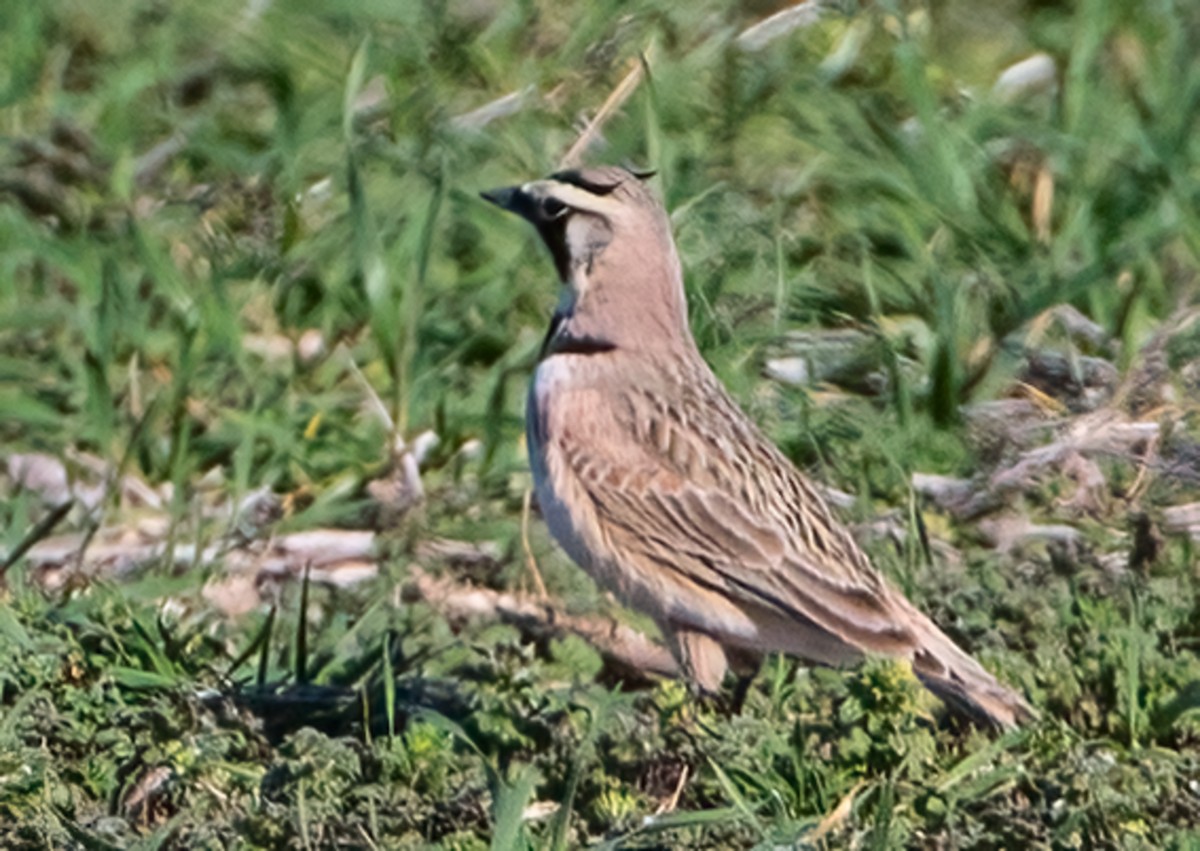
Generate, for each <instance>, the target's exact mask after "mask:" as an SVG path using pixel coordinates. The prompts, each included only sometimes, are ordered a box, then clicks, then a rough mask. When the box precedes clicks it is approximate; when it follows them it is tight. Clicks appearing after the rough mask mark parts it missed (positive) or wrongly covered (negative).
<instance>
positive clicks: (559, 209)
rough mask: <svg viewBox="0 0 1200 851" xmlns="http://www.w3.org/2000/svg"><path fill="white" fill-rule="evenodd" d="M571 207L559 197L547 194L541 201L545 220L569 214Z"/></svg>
mask: <svg viewBox="0 0 1200 851" xmlns="http://www.w3.org/2000/svg"><path fill="white" fill-rule="evenodd" d="M568 209H569V208H568V207H567V205H566V204H564V203H563V202H562V201H559V200H558V199H557V198H552V197H550V196H547V197H545V198H543V199H542V202H541V214H542V218H543V219H544V220H545V221H553V220H554V219H558V218H561V217H562V216H565V215H566V214H567V210H568Z"/></svg>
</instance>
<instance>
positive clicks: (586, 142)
mask: <svg viewBox="0 0 1200 851" xmlns="http://www.w3.org/2000/svg"><path fill="white" fill-rule="evenodd" d="M630 65H631V67H630V69H629V72H628V73H626V74H625V77H624V79H622V80H621V82H620V83H618V84H617V87H616V88H615V89H613V90H612V94H610V95H609V96H608V98H607V99H606V100H605V101H604V103H603V104H602V105H601V107H600V109H599V110H598V111H597V112H596V115H595V117H594V118H592V120H591V121H589V122H588V123H587V126H586V127H584V128H583V132H582V133H580V134H579V138H577V139H576V140H575V143H574V144H573V145H571V147H570V148H569V149H568V150H567V152H566V153H565V154H563V157H562V160H561V161H560V162H559V165H560V167H561V168H575V167H577V166H578V165H579V163H580V161H581V160H582V159H583V155H584V153H586V151H587V149H588V148H589V147H590V146H591V144H592V142H593V141H595V139H596V136H597V134H599V132H600V130H601V128H602V127H604V125H605V123H606V122H607V121H608V119H609V118H611V117H612V115H613V113H614V112H616V111H617V110H618V109H620V108H621V107H622V106H623V105H624V103H625V101H627V100H629V96H630V95H632V94H633V92H634V90H636V89H637V87H638V84H639V83H640V82H641V81H642V77H644V76H646V74H647V73H648V72H649V70H650V56H649V48H647V49H646V51H643V52H642V53H641V54H640V55H639V56H638V57H637V58H635V59H633V60H631V62H630Z"/></svg>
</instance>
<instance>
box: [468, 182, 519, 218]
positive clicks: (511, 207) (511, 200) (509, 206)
mask: <svg viewBox="0 0 1200 851" xmlns="http://www.w3.org/2000/svg"><path fill="white" fill-rule="evenodd" d="M479 194H480V195H481V196H482V197H483V199H484V200H485V201H491V202H492V203H493V204H495V205H496V206H497V207H499V208H500V209H502V210H508V211H509V212H510V213H517V214H519V215H524V213H523V212H522V210H523V208H525V207H528V206H529V200H530V199H529V196H528V195H526V194H525V193H524V192H522V191H521V187H520V186H505V187H503V188H502V189H489V190H488V191H487V192H480V193H479Z"/></svg>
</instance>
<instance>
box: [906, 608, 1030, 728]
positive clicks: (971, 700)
mask: <svg viewBox="0 0 1200 851" xmlns="http://www.w3.org/2000/svg"><path fill="white" fill-rule="evenodd" d="M913 611H914V614H916V610H915V609H914V610H913ZM918 618H919V620H920V626H919V627H918V630H917V631H918V635H919V636H920V639H921V641H920V646H919V647H918V648H917V651H916V653H914V655H913V660H912V666H913V673H915V674H916V675H917V677H918V678H919V679H920V680H921V682H922V683H924V684H925V687H926V688H928V689H929V690H930V691H932V692H933V693H934V694H936V695H937V696H938V697H939V698H941V699H942V700H943V701H944V702H946V703H948V704H950V705H951V706H953V707H954V708H956V709H958V710H960V711H962V712H964V713H965V714H967V715H969V716H970V717H972V718H975V719H977V720H980V721H985V722H987V723H989V724H991V725H993V726H996V727H1001V728H1004V729H1011V728H1013V727H1016V726H1017V725H1019V724H1021V723H1023V722H1025V721H1031V720H1033V719H1035V718H1036V717H1037V713H1036V712H1035V711H1034V709H1033V707H1031V706H1030V705H1029V704H1028V703H1027V702H1026V701H1025V698H1023V697H1021V695H1019V694H1018V693H1017V692H1015V691H1013V690H1012V689H1011V688H1009V687H1008V686H1006V685H1004V684H1002V683H1001V682H1000V681H999V680H997V679H996V678H995V677H993V676H992V675H991V674H989V673H988V672H987V670H985V669H984V667H983V666H982V665H980V664H979V663H978V662H976V661H975V660H974V659H973V658H971V656H969V655H968V654H967V653H966V652H964V651H963V650H962V649H961V648H960V647H959V646H958V645H957V644H955V643H954V642H953V641H951V640H950V637H949V636H948V635H946V634H945V633H944V632H942V631H941V630H940V629H938V628H937V626H936V625H935V624H934V623H933V621H931V620H929V619H928V618H926V617H925V616H924V615H919V614H918Z"/></svg>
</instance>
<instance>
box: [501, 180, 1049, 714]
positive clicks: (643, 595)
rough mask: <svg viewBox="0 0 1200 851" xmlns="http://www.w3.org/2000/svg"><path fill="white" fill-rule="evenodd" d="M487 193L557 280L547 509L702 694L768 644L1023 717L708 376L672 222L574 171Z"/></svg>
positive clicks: (540, 426) (638, 192) (540, 434)
mask: <svg viewBox="0 0 1200 851" xmlns="http://www.w3.org/2000/svg"><path fill="white" fill-rule="evenodd" d="M484 198H486V199H487V200H489V201H491V202H493V203H495V204H497V205H499V206H500V207H503V208H504V209H506V210H510V211H512V212H515V213H517V214H519V215H521V216H523V217H524V218H526V219H528V220H529V221H530V222H532V223H533V225H534V227H536V228H537V230H538V233H539V234H540V235H541V237H542V239H543V241H544V242H545V243H546V245H547V247H549V249H550V254H551V256H552V257H553V259H554V265H555V267H556V268H557V270H558V276H559V278H560V279H561V281H562V284H563V287H562V291H561V299H560V302H559V305H558V309H557V310H556V311H555V313H554V318H553V319H552V321H551V323H550V329H549V332H548V333H547V334H546V339H545V343H544V344H543V346H542V352H541V358H540V360H539V363H538V366H537V370H536V372H535V373H534V377H533V382H532V385H531V387H530V390H529V397H528V408H527V422H526V428H527V437H528V443H529V456H530V463H531V466H532V468H533V478H534V483H535V488H536V492H537V497H538V502H539V504H540V506H541V509H542V514H543V515H544V516H545V519H546V522H547V523H548V524H549V527H550V531H551V533H552V534H553V535H554V537H555V538H556V539H557V541H558V542H559V544H560V545H561V546H562V547H563V549H565V550H566V552H567V553H568V555H570V556H571V558H572V559H574V560H575V561H576V562H577V563H578V564H579V565H581V566H582V567H583V568H584V569H585V570H586V571H587V572H588V573H590V574H591V575H592V576H593V577H594V578H595V579H596V580H597V581H598V582H599V583H600V584H601V585H602V586H604V587H606V588H608V589H610V590H612V591H613V592H614V593H616V594H617V596H618V597H619V598H621V599H622V600H623V601H625V602H626V603H627V604H629V605H631V606H633V607H634V608H637V609H640V610H641V611H643V612H646V613H648V614H649V615H650V616H651V617H653V618H654V620H655V621H656V622H657V623H658V625H659V626H660V628H661V629H662V631H663V634H664V635H665V636H666V638H667V640H668V642H669V644H670V646H671V649H672V651H673V652H674V654H675V656H676V658H677V659H678V661H679V663H680V667H681V668H682V669H683V670H684V671H685V672H686V673H687V674H688V675H689V676H690V677H691V678H692V679H693V680H694V681H695V682H696V683H697V684H698V685H699V686H700V687H701V688H702V689H704V690H705V691H709V692H714V691H716V690H718V688H719V687H720V685H721V682H722V680H723V678H724V676H725V673H726V668H727V667H728V666H729V664H730V663H731V662H735V663H736V662H737V661H739V660H743V659H746V658H751V659H757V658H758V657H759V656H760V655H761V654H762V653H766V652H770V651H778V652H783V653H788V654H792V655H794V656H797V657H800V658H803V659H806V660H809V661H812V662H816V663H820V664H825V665H837V666H840V665H847V664H852V663H854V662H857V661H858V660H860V659H862V658H863V657H864V656H866V655H868V654H879V655H884V656H893V657H902V658H905V659H908V660H910V661H911V663H912V667H913V670H914V671H915V673H916V674H917V675H918V676H919V677H920V678H921V680H922V681H923V682H924V683H925V684H926V685H927V686H928V687H929V688H930V689H931V690H933V691H934V692H935V693H936V694H938V695H939V696H941V697H942V698H943V699H944V700H947V701H949V702H951V703H954V704H956V705H957V706H958V707H960V708H962V709H965V710H967V711H968V712H970V713H972V714H974V715H975V716H977V717H982V718H984V719H987V720H990V721H991V722H993V723H996V724H1000V725H1003V726H1011V725H1013V724H1015V723H1016V722H1017V721H1018V720H1020V719H1022V718H1024V717H1026V716H1027V715H1029V713H1030V711H1031V710H1030V709H1029V707H1028V705H1027V704H1026V703H1025V701H1024V700H1022V699H1021V697H1020V696H1019V695H1017V694H1016V693H1014V692H1013V691H1011V690H1009V689H1008V688H1006V687H1004V686H1003V685H1001V684H1000V683H999V682H997V681H996V680H995V679H994V678H993V677H992V676H991V674H989V673H988V672H987V671H985V670H984V669H983V667H981V666H980V665H979V663H977V662H976V661H975V660H974V659H972V658H971V657H970V656H968V655H967V654H966V653H964V652H963V651H962V650H960V649H959V648H958V647H957V646H956V645H955V644H954V642H953V641H951V640H950V639H949V638H948V637H947V636H946V635H945V634H944V633H943V632H942V631H941V630H940V629H938V627H937V626H935V625H934V623H933V622H932V621H931V620H929V618H927V617H925V615H923V614H921V613H920V612H919V611H917V609H916V608H915V607H913V605H912V604H911V603H909V602H908V600H906V599H905V598H904V596H903V595H902V594H901V593H900V592H899V591H897V590H896V589H895V588H894V587H892V585H891V584H889V583H888V581H887V580H886V579H885V578H884V577H883V576H882V575H881V574H879V573H878V572H877V571H876V570H875V569H874V568H873V567H872V566H871V564H870V562H869V561H868V560H867V557H866V556H865V555H864V554H863V552H862V550H860V549H859V548H858V546H857V545H856V544H855V542H854V539H853V538H852V537H851V536H850V534H849V532H848V531H847V530H846V529H845V528H844V527H843V526H842V525H841V524H839V523H838V521H837V520H835V519H834V517H833V515H832V514H831V513H830V511H829V508H828V506H827V505H826V504H825V501H824V500H823V499H822V498H821V496H820V494H819V493H818V492H817V490H816V489H815V488H814V487H813V485H812V483H811V482H809V481H808V479H806V478H805V477H804V476H803V475H802V474H801V473H800V472H799V471H798V470H797V469H796V468H795V467H794V466H793V465H792V464H791V462H789V461H788V459H787V458H786V457H784V455H783V453H781V452H780V451H779V450H778V449H777V448H776V447H775V446H774V445H773V444H772V443H771V442H770V441H769V440H767V439H766V438H765V437H764V436H763V435H762V433H761V432H760V431H759V430H758V428H757V427H756V426H755V425H754V424H753V423H752V422H751V421H750V420H749V419H748V418H747V417H746V415H745V414H744V413H742V411H741V410H740V409H739V408H738V406H737V404H736V403H735V402H734V401H733V399H731V398H730V396H729V394H728V393H727V392H726V391H725V389H724V387H722V386H721V384H720V382H719V381H718V380H717V378H716V376H714V375H713V373H712V371H711V370H710V369H709V367H708V365H707V364H706V363H705V362H704V359H703V358H702V357H701V356H700V352H699V350H698V349H697V348H696V343H695V341H694V340H693V339H692V335H691V331H690V330H689V328H688V322H687V304H686V301H685V296H684V290H683V278H682V272H681V269H680V264H679V256H678V254H677V253H676V250H675V243H674V240H673V239H672V236H671V229H670V223H669V220H668V218H667V215H666V211H665V210H664V209H663V206H662V204H661V203H660V202H659V201H658V200H657V199H656V197H655V196H654V195H653V194H652V192H651V191H650V189H649V188H648V187H647V186H646V185H645V183H644V182H643V180H642V179H641V178H640V177H639V176H637V175H634V174H631V173H630V172H628V171H625V170H624V169H619V168H611V167H610V168H598V169H586V170H582V171H565V172H561V173H558V174H555V175H552V176H551V177H549V178H547V179H545V180H540V181H535V182H532V183H526V184H524V185H523V186H515V187H511V188H507V189H498V190H495V191H492V192H485V193H484Z"/></svg>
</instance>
